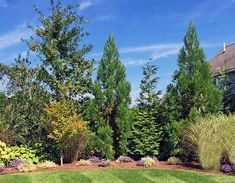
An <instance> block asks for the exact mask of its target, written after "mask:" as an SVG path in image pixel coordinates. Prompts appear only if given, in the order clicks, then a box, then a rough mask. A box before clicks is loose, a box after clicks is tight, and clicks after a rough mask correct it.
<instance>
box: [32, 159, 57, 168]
mask: <svg viewBox="0 0 235 183" xmlns="http://www.w3.org/2000/svg"><path fill="white" fill-rule="evenodd" d="M56 166H57V165H56V164H55V163H54V162H53V161H43V162H41V163H38V164H37V167H38V168H53V167H56Z"/></svg>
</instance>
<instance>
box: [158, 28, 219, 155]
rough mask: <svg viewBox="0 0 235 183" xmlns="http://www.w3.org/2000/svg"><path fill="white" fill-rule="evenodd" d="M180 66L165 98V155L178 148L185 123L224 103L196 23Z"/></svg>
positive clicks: (189, 32) (190, 31)
mask: <svg viewBox="0 0 235 183" xmlns="http://www.w3.org/2000/svg"><path fill="white" fill-rule="evenodd" d="M178 66H179V69H178V70H177V71H175V73H174V76H173V84H170V85H169V86H168V88H167V93H166V95H165V98H164V100H163V107H164V108H165V112H164V121H166V123H165V127H164V128H165V129H164V140H163V142H162V144H161V147H163V148H165V147H166V146H167V147H168V148H167V149H166V148H165V149H164V150H163V149H161V154H162V156H163V157H167V156H169V155H172V153H173V154H174V153H176V151H178V150H177V146H178V144H179V134H180V128H181V127H182V124H183V123H185V122H186V121H192V120H193V119H195V117H197V116H205V115H207V114H213V113H217V112H219V111H220V110H221V107H222V96H221V92H220V90H219V89H218V88H217V87H216V86H215V85H214V83H213V74H212V71H211V69H210V66H209V64H208V62H207V61H206V59H205V54H204V51H203V49H202V48H201V47H200V43H199V40H198V37H197V32H196V27H195V26H194V24H192V23H191V24H190V25H189V28H188V31H187V33H186V36H185V38H184V46H183V47H182V48H181V50H180V53H179V57H178ZM182 120H184V121H182ZM176 128H177V129H176ZM178 152H179V151H178Z"/></svg>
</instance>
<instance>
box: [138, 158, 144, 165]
mask: <svg viewBox="0 0 235 183" xmlns="http://www.w3.org/2000/svg"><path fill="white" fill-rule="evenodd" d="M144 162H145V161H144V160H142V159H141V160H139V161H137V163H136V165H137V166H144Z"/></svg>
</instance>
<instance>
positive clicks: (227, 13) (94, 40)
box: [0, 0, 235, 98]
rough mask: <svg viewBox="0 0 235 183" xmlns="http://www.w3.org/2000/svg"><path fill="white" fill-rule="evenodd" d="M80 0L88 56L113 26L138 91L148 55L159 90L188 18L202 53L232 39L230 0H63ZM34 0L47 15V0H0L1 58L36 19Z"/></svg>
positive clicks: (12, 52)
mask: <svg viewBox="0 0 235 183" xmlns="http://www.w3.org/2000/svg"><path fill="white" fill-rule="evenodd" d="M63 2H64V3H66V4H70V3H80V4H81V6H80V10H79V11H80V13H81V15H84V16H85V17H86V18H88V19H89V20H90V23H89V24H87V25H86V26H85V30H86V31H88V32H89V33H90V36H89V37H87V38H86V39H85V40H84V41H85V42H86V43H91V44H93V46H94V48H93V51H92V52H91V53H90V54H89V57H92V58H95V59H99V58H100V56H101V54H102V51H103V46H104V41H105V40H106V39H107V37H108V35H109V34H110V33H111V32H112V33H113V34H114V36H115V39H116V44H117V47H118V48H119V51H120V58H121V61H122V63H123V64H125V65H126V70H127V78H128V80H129V81H130V82H131V84H132V93H131V95H132V97H133V98H136V97H137V96H138V93H139V83H140V80H141V77H142V67H143V65H144V63H146V62H147V61H148V60H149V58H152V60H151V62H152V64H154V65H156V66H157V67H159V72H158V75H159V77H160V83H159V89H160V90H162V91H164V90H165V88H166V86H167V85H168V84H169V83H170V81H171V76H172V73H173V72H174V70H175V69H177V54H178V51H179V49H180V47H181V46H182V40H183V37H184V35H185V32H186V30H187V26H188V24H189V22H190V21H193V22H194V23H195V24H196V26H197V30H198V35H199V39H200V42H201V44H202V47H203V48H204V49H205V53H206V56H207V59H208V60H210V59H211V58H212V56H213V55H215V54H216V52H217V51H218V50H219V49H220V48H221V47H222V46H223V42H226V44H230V43H233V42H235V34H234V30H235V21H234V19H233V17H235V11H234V8H235V0H181V1H176V0H165V1H161V0H81V1H77V0H63ZM33 4H35V5H37V6H39V8H40V9H41V10H42V11H43V12H44V14H45V15H46V14H47V13H48V4H49V0H0V63H4V64H11V63H12V61H13V59H14V58H15V57H17V55H18V54H19V53H21V54H24V53H25V51H26V47H25V45H24V43H21V41H20V38H28V37H29V36H30V35H31V32H30V31H29V30H28V29H27V28H26V23H31V24H37V23H38V22H37V15H36V13H35V12H34V10H33Z"/></svg>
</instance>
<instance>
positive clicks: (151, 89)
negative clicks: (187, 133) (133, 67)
mask: <svg viewBox="0 0 235 183" xmlns="http://www.w3.org/2000/svg"><path fill="white" fill-rule="evenodd" d="M156 72H157V67H155V66H153V65H150V64H149V63H147V64H146V66H145V67H144V68H143V75H144V78H143V80H141V84H140V88H141V92H140V96H139V98H138V99H137V108H136V109H135V113H134V114H135V115H134V123H133V127H132V140H131V153H132V154H133V155H134V156H136V158H140V157H144V156H157V155H158V153H159V144H160V141H161V140H162V128H161V124H160V121H159V106H160V99H159V97H158V95H159V94H160V91H156V87H157V83H158V79H159V78H158V77H156Z"/></svg>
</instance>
